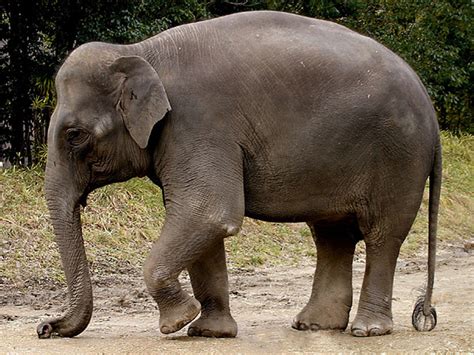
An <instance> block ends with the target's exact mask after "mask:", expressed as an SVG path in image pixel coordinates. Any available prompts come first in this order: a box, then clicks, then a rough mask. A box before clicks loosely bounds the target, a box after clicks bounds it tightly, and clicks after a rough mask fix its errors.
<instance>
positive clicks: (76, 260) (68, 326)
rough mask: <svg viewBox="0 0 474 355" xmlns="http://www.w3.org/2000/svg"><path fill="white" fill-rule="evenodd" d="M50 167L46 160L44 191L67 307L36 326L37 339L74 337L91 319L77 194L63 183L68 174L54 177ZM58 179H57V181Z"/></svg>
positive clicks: (55, 169)
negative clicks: (59, 259) (56, 247)
mask: <svg viewBox="0 0 474 355" xmlns="http://www.w3.org/2000/svg"><path fill="white" fill-rule="evenodd" d="M51 165H53V167H51ZM54 165H55V164H50V162H49V161H48V166H47V167H46V186H45V191H46V199H47V202H48V208H49V212H50V215H51V221H52V223H53V227H54V233H55V235H56V243H57V245H58V247H59V252H60V254H61V262H62V265H63V269H64V272H65V274H66V280H67V286H68V294H69V306H68V309H67V311H66V313H65V314H64V315H63V316H62V317H59V318H53V319H49V320H46V321H45V322H43V323H41V324H40V325H39V326H38V328H37V332H38V336H39V337H40V338H49V337H50V336H51V334H52V333H56V334H59V335H60V336H64V337H73V336H75V335H78V334H80V333H81V332H82V331H84V329H86V327H87V325H88V324H89V321H90V319H91V316H92V285H91V279H90V275H89V268H88V266H87V260H86V253H85V249H84V241H83V239H82V229H81V218H80V207H79V199H80V196H81V194H80V192H79V191H77V190H78V189H77V188H76V187H74V183H73V181H74V179H69V181H67V180H66V179H65V176H69V174H68V173H67V172H66V173H61V174H58V171H57V170H58V167H55V166H54ZM64 170H66V169H64ZM58 176H60V177H61V178H60V179H59V180H58V179H57V177H58ZM71 190H72V191H71Z"/></svg>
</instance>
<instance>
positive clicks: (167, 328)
mask: <svg viewBox="0 0 474 355" xmlns="http://www.w3.org/2000/svg"><path fill="white" fill-rule="evenodd" d="M200 311H201V304H200V303H199V301H198V300H197V299H195V298H194V297H190V296H187V299H186V300H185V301H184V302H182V303H180V304H178V305H175V306H172V307H167V308H166V309H165V310H161V309H160V331H161V332H162V333H163V334H170V333H174V332H177V331H178V330H180V329H181V328H183V327H184V326H185V325H186V324H188V323H189V322H191V321H192V320H193V319H194V318H196V317H197V315H198V314H199V312H200Z"/></svg>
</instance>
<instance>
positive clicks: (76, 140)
mask: <svg viewBox="0 0 474 355" xmlns="http://www.w3.org/2000/svg"><path fill="white" fill-rule="evenodd" d="M66 139H67V141H68V142H69V144H71V145H73V146H78V145H80V144H82V143H84V142H85V141H86V139H87V133H86V132H85V131H83V130H82V129H77V128H70V129H68V130H67V131H66Z"/></svg>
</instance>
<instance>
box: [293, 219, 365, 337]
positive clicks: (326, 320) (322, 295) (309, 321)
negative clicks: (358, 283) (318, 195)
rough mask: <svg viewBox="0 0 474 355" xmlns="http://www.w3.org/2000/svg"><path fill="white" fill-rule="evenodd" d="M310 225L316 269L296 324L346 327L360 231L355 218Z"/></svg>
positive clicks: (299, 325) (312, 326) (300, 325)
mask: <svg viewBox="0 0 474 355" xmlns="http://www.w3.org/2000/svg"><path fill="white" fill-rule="evenodd" d="M308 225H309V226H310V228H311V232H312V234H313V239H314V241H315V244H316V248H317V265H316V272H315V275H314V281H313V290H312V293H311V297H310V300H309V302H308V304H307V305H306V306H305V307H304V308H303V310H302V311H301V312H300V313H299V314H298V315H297V316H296V318H295V319H294V321H293V324H292V327H293V328H295V329H298V330H307V329H311V330H319V329H341V330H344V329H345V328H346V327H347V323H348V321H349V312H350V309H351V306H352V259H353V256H354V250H355V245H356V244H357V241H358V240H359V239H360V234H358V233H357V229H356V228H354V227H353V225H352V223H351V222H341V223H339V224H335V225H323V224H319V225H318V224H309V223H308Z"/></svg>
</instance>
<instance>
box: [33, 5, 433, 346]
mask: <svg viewBox="0 0 474 355" xmlns="http://www.w3.org/2000/svg"><path fill="white" fill-rule="evenodd" d="M55 85H56V90H57V95H58V97H57V105H56V107H55V110H54V112H53V114H52V116H51V121H50V126H49V129H48V156H47V162H46V171H45V196H46V201H47V206H48V209H49V212H50V216H51V222H52V225H53V228H54V233H55V237H56V242H57V245H58V248H59V251H60V255H61V262H62V266H63V269H64V272H65V275H66V281H67V287H68V295H69V301H68V302H69V303H68V307H67V309H66V311H65V313H64V314H63V315H62V316H60V317H58V318H52V319H48V320H44V321H43V322H42V323H41V324H39V325H38V327H37V333H38V336H39V337H40V338H48V337H50V336H51V335H52V334H55V335H59V336H63V337H73V336H76V335H78V334H79V333H81V332H82V331H84V330H85V329H86V327H87V326H88V324H89V322H90V319H91V315H92V311H93V296H92V286H91V279H90V275H89V269H88V264H87V260H86V254H85V249H84V243H83V237H82V226H81V220H80V214H81V213H80V211H81V206H85V205H86V203H87V196H88V194H89V193H90V192H92V191H94V190H95V189H98V188H100V187H102V186H104V185H107V184H111V183H116V182H122V181H126V180H128V179H131V178H133V177H148V178H149V179H150V180H151V181H152V182H153V183H155V184H157V185H158V186H159V187H160V188H161V191H162V193H163V200H164V206H165V210H166V216H165V220H164V224H163V227H162V230H161V232H160V236H159V238H158V239H157V240H156V241H155V242H154V244H153V246H152V249H151V252H150V254H149V256H148V257H147V259H146V261H145V265H144V280H145V283H146V286H147V289H148V291H149V293H150V294H151V296H152V297H153V299H154V300H155V301H156V303H157V304H158V309H159V314H160V317H159V329H160V331H161V332H162V333H163V334H169V333H173V332H176V331H178V330H179V329H181V328H183V327H184V326H185V325H187V324H189V323H191V322H192V323H191V324H190V325H189V328H188V331H187V333H188V335H189V336H204V337H235V336H236V334H237V324H236V322H235V320H234V318H233V317H232V315H231V312H230V307H229V292H228V288H229V285H228V284H229V281H228V275H227V266H226V255H225V249H224V240H225V238H227V237H230V236H234V235H236V234H238V232H239V230H240V228H241V225H242V222H243V219H244V217H250V218H255V219H259V220H264V221H271V222H284V223H285V222H286V223H294V222H299V223H307V224H308V226H309V227H310V230H311V232H312V236H313V239H314V242H315V246H316V250H317V256H316V271H315V274H314V281H313V285H312V291H311V295H310V298H309V301H308V303H307V305H306V306H305V307H304V308H303V309H302V310H301V312H300V313H299V314H297V315H296V318H295V319H294V320H293V323H292V327H293V328H295V329H297V330H324V329H339V330H345V329H346V328H347V326H348V324H349V311H350V309H351V307H352V298H353V295H352V293H353V287H352V262H353V257H354V250H355V246H356V244H357V243H358V242H359V241H363V242H364V243H365V247H366V269H365V273H364V278H363V284H362V288H361V294H360V300H359V304H358V310H357V314H356V317H355V319H354V320H353V321H352V323H351V328H350V333H351V334H352V335H354V336H362V337H364V336H374V335H383V334H387V333H390V332H391V331H392V329H393V318H392V311H391V300H392V288H393V278H394V272H395V268H396V262H397V258H398V254H399V250H400V247H401V244H402V243H403V241H404V239H405V238H406V236H407V234H408V232H409V230H410V228H411V226H412V224H413V221H414V219H415V216H416V214H417V212H418V210H419V207H420V204H421V201H422V197H423V192H424V188H425V183H426V181H427V180H428V178H429V181H430V187H429V216H428V219H429V220H428V225H429V231H428V239H429V251H428V284H427V287H426V289H425V291H424V294H423V295H422V296H421V297H420V298H419V300H418V301H417V303H416V307H415V311H414V313H413V325H414V326H415V328H416V329H417V330H421V331H428V330H431V329H432V328H434V326H435V325H436V321H437V320H436V311H435V309H434V308H433V307H432V306H431V297H432V291H433V279H434V268H435V254H436V245H435V242H436V229H437V216H438V209H439V199H440V189H441V174H442V166H441V144H440V136H439V127H438V122H437V118H436V113H435V110H434V108H433V105H432V103H431V100H430V98H429V96H428V93H427V91H426V89H425V88H424V86H423V84H422V82H421V81H420V79H419V78H418V76H417V74H416V73H415V72H414V71H413V70H412V69H411V68H410V67H409V65H408V64H407V63H406V62H405V61H403V60H402V59H401V58H400V57H398V56H397V55H396V54H394V53H393V52H391V51H390V50H389V49H387V48H386V47H384V46H383V45H381V44H379V43H378V42H376V41H374V40H372V39H370V38H368V37H366V36H363V35H361V34H358V33H356V32H353V31H352V30H349V29H347V28H345V27H343V26H341V25H338V24H335V23H332V22H327V21H322V20H317V19H313V18H307V17H304V16H299V15H295V14H289V13H283V12H272V11H254V12H242V13H238V14H231V15H227V16H222V17H219V18H215V19H210V20H205V21H201V22H196V23H191V24H186V25H182V26H177V27H174V28H171V29H169V30H166V31H164V32H161V33H159V34H157V35H156V36H154V37H151V38H149V39H146V40H144V41H142V42H139V43H134V44H128V45H119V44H109V43H102V42H91V43H86V44H83V45H81V46H79V47H78V48H76V49H75V50H74V51H72V52H71V53H70V55H69V56H68V57H67V58H66V60H65V62H64V63H63V64H62V66H61V67H60V69H59V71H58V73H57V75H56V78H55ZM236 238H237V237H236ZM184 270H187V271H188V273H189V276H190V280H191V286H192V289H193V296H191V295H189V294H188V292H185V291H184V290H183V289H182V288H181V285H180V282H179V281H178V276H179V275H180V273H181V272H182V271H184ZM198 315H200V316H199V317H198ZM195 318H197V319H196V320H195Z"/></svg>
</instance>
